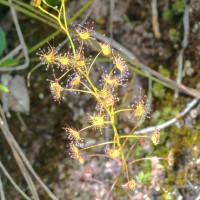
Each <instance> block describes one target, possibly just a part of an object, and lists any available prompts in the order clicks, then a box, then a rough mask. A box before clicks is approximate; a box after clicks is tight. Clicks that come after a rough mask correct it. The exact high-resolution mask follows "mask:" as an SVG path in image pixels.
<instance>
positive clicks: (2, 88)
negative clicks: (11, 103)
mask: <svg viewBox="0 0 200 200" xmlns="http://www.w3.org/2000/svg"><path fill="white" fill-rule="evenodd" d="M0 91H2V92H9V91H10V90H9V89H8V88H7V87H6V86H4V85H2V84H1V83H0Z"/></svg>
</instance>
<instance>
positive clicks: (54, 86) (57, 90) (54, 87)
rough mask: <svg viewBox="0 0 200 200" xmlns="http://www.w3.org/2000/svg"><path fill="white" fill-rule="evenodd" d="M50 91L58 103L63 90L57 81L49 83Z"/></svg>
mask: <svg viewBox="0 0 200 200" xmlns="http://www.w3.org/2000/svg"><path fill="white" fill-rule="evenodd" d="M50 90H51V92H52V94H53V96H54V99H55V100H56V101H60V99H61V92H62V90H63V88H62V86H61V85H60V84H59V83H58V82H57V81H52V82H51V83H50Z"/></svg>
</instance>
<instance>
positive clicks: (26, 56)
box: [0, 0, 30, 72]
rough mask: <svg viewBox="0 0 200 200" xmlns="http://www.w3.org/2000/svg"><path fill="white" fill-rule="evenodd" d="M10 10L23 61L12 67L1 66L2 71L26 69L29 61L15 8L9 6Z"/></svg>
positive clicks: (10, 0)
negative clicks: (22, 53)
mask: <svg viewBox="0 0 200 200" xmlns="http://www.w3.org/2000/svg"><path fill="white" fill-rule="evenodd" d="M8 2H9V3H10V4H11V5H12V0H8ZM10 10H11V14H12V18H13V22H14V24H15V28H16V31H17V35H18V37H19V41H20V44H21V47H22V50H23V52H24V57H25V62H24V63H23V64H21V65H17V66H13V67H1V68H0V71H4V72H5V71H13V70H22V69H26V68H27V67H28V66H29V63H30V61H29V55H28V49H27V46H26V44H25V41H24V37H23V34H22V31H21V28H20V26H19V22H18V18H17V14H16V11H15V9H14V7H13V6H10Z"/></svg>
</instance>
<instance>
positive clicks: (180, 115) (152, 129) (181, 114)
mask: <svg viewBox="0 0 200 200" xmlns="http://www.w3.org/2000/svg"><path fill="white" fill-rule="evenodd" d="M198 102H199V99H197V98H195V99H193V100H192V101H191V102H190V103H189V104H188V105H187V106H186V108H185V109H184V110H183V111H182V112H181V113H180V114H179V115H178V118H177V117H174V118H172V119H170V120H169V121H166V122H164V123H163V124H160V125H157V126H150V127H148V128H144V129H141V130H138V131H135V132H134V134H145V133H149V132H153V131H154V130H155V128H158V129H164V128H166V127H168V126H170V125H172V124H174V123H176V122H177V121H178V119H179V118H182V117H183V116H184V115H186V114H187V113H188V112H189V111H190V110H191V109H192V108H193V107H194V106H195V105H196V104H197V103H198Z"/></svg>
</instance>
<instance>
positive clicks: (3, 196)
mask: <svg viewBox="0 0 200 200" xmlns="http://www.w3.org/2000/svg"><path fill="white" fill-rule="evenodd" d="M0 197H1V200H6V197H5V192H4V189H3V184H2V181H1V175H0Z"/></svg>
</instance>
